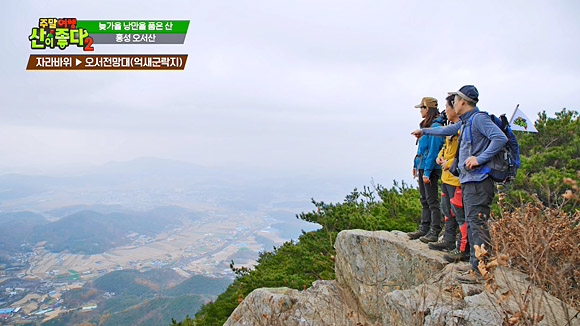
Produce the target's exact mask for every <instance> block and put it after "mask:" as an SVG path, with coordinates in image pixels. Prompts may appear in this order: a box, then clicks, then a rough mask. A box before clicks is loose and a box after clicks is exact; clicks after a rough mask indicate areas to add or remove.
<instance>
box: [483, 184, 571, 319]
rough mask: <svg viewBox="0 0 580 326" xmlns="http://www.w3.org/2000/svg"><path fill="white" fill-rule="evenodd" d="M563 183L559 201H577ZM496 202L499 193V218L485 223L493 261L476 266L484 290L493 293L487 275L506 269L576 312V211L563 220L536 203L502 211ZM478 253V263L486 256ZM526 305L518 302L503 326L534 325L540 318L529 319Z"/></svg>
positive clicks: (560, 214) (559, 214) (491, 278)
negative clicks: (487, 227)
mask: <svg viewBox="0 0 580 326" xmlns="http://www.w3.org/2000/svg"><path fill="white" fill-rule="evenodd" d="M564 182H565V183H566V184H568V185H569V186H570V187H571V190H570V191H568V192H566V194H565V195H564V198H565V199H566V201H580V198H579V197H578V193H580V191H579V190H580V189H579V187H578V186H577V185H576V183H575V182H574V181H573V180H571V179H566V180H564ZM502 199H503V194H501V193H500V195H499V202H500V207H501V208H502V211H501V218H499V219H494V220H492V221H491V222H490V223H491V225H490V231H491V237H492V244H493V246H494V252H495V253H496V259H495V260H491V262H490V263H487V264H485V263H484V262H483V259H482V260H481V261H480V268H479V269H480V271H482V274H483V275H484V276H487V277H484V278H485V279H486V282H487V288H488V290H490V292H493V291H494V290H495V289H496V287H495V286H494V276H493V269H494V268H495V267H497V266H498V265H507V266H509V267H511V268H514V269H516V270H519V271H521V272H523V273H525V274H527V275H529V277H530V279H529V282H530V284H531V285H535V286H537V287H539V288H541V289H543V290H545V291H547V292H548V293H550V294H551V295H553V296H554V297H556V298H558V299H560V300H561V301H562V302H563V303H565V304H567V305H569V306H570V307H572V308H574V309H576V310H580V211H578V210H576V211H575V212H574V213H572V214H569V213H566V212H564V211H563V210H561V209H557V208H548V207H544V206H543V205H542V204H541V203H540V202H539V201H537V202H535V203H528V204H523V205H522V206H521V207H519V208H516V209H515V210H513V211H507V210H505V209H504V207H502ZM478 253H479V254H480V255H481V258H483V257H485V256H487V252H485V248H478ZM478 258H479V257H478ZM487 273H489V275H486V274H487ZM528 303H529V301H526V300H524V301H521V303H520V308H519V310H520V311H518V312H517V313H515V314H512V315H511V316H510V317H509V318H506V325H536V324H538V323H539V322H540V321H541V320H542V317H543V316H540V315H537V314H535V313H534V311H533V310H534V308H533V307H529V305H528ZM570 317H573V316H570Z"/></svg>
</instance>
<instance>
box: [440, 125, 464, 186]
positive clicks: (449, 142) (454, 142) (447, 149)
mask: <svg viewBox="0 0 580 326" xmlns="http://www.w3.org/2000/svg"><path fill="white" fill-rule="evenodd" d="M458 136H459V132H457V135H453V136H447V137H446V138H445V144H443V148H441V151H440V152H439V156H438V157H440V158H442V159H444V160H447V163H446V164H445V165H444V166H443V174H442V175H441V182H442V183H446V184H448V185H452V186H454V187H459V186H461V183H459V178H458V177H456V176H454V175H453V174H451V172H449V167H451V164H452V163H453V160H454V159H455V153H457V146H458V145H459V137H458Z"/></svg>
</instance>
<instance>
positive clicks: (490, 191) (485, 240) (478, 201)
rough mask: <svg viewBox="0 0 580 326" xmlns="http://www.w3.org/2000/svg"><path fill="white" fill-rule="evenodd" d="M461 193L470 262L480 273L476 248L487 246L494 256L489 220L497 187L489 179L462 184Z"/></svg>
mask: <svg viewBox="0 0 580 326" xmlns="http://www.w3.org/2000/svg"><path fill="white" fill-rule="evenodd" d="M461 191H462V192H463V207H464V209H465V219H466V221H467V233H468V237H469V249H470V257H469V262H470V263H471V268H472V269H474V270H475V271H478V269H477V266H478V264H479V261H478V260H477V258H475V249H474V246H481V245H482V244H485V249H486V250H487V252H488V253H489V255H491V254H492V251H491V250H492V248H491V237H490V235H489V226H488V220H489V213H490V211H491V202H492V201H493V197H494V196H495V186H494V184H493V181H492V180H491V178H487V179H485V180H483V181H480V182H469V183H465V184H462V185H461Z"/></svg>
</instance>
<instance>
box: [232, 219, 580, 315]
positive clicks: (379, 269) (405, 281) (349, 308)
mask: <svg viewBox="0 0 580 326" xmlns="http://www.w3.org/2000/svg"><path fill="white" fill-rule="evenodd" d="M335 248H336V259H335V261H336V264H335V271H336V280H333V281H317V282H315V283H314V284H313V285H312V287H310V288H309V289H306V290H304V291H297V290H293V289H288V288H262V289H257V290H255V291H253V292H252V293H250V295H248V296H247V297H246V298H245V299H244V301H243V302H242V303H241V304H240V305H239V306H238V307H237V308H236V310H234V312H233V313H232V315H231V316H230V318H229V319H228V320H227V322H226V324H225V325H232V326H233V325H357V326H358V325H361V326H362V325H486V326H489V325H515V324H517V322H524V321H525V320H526V319H527V320H528V321H530V320H535V323H534V324H537V325H550V326H552V325H562V326H564V325H580V315H579V314H578V312H577V311H575V310H573V309H572V308H570V307H568V306H566V305H565V304H563V303H562V302H561V301H559V300H558V299H557V298H555V297H553V296H551V295H550V294H547V293H545V292H543V291H541V290H539V289H537V288H535V287H534V286H533V285H532V284H531V283H530V282H529V277H527V276H526V275H524V274H521V273H519V272H516V271H513V270H510V269H508V268H505V267H501V266H500V267H497V268H496V269H495V271H494V273H493V277H491V278H490V279H489V280H487V281H483V282H482V283H480V284H476V285H467V284H460V283H458V282H457V281H455V279H454V275H455V274H456V273H458V271H459V270H460V269H462V267H465V265H466V264H446V262H445V261H444V260H443V253H441V252H437V251H433V250H429V249H428V247H427V245H425V244H423V243H421V242H419V241H417V240H415V241H410V240H409V239H408V237H407V236H406V235H405V234H404V233H401V232H396V231H395V232H386V231H376V232H370V231H363V230H348V231H342V232H341V233H339V234H338V237H337V239H336V243H335ZM525 324H531V323H525Z"/></svg>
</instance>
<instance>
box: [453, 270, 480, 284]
mask: <svg viewBox="0 0 580 326" xmlns="http://www.w3.org/2000/svg"><path fill="white" fill-rule="evenodd" d="M455 280H456V281H458V282H459V283H464V284H479V283H483V277H482V276H481V274H479V273H478V272H475V271H473V270H471V271H469V272H467V273H463V274H459V275H455Z"/></svg>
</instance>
